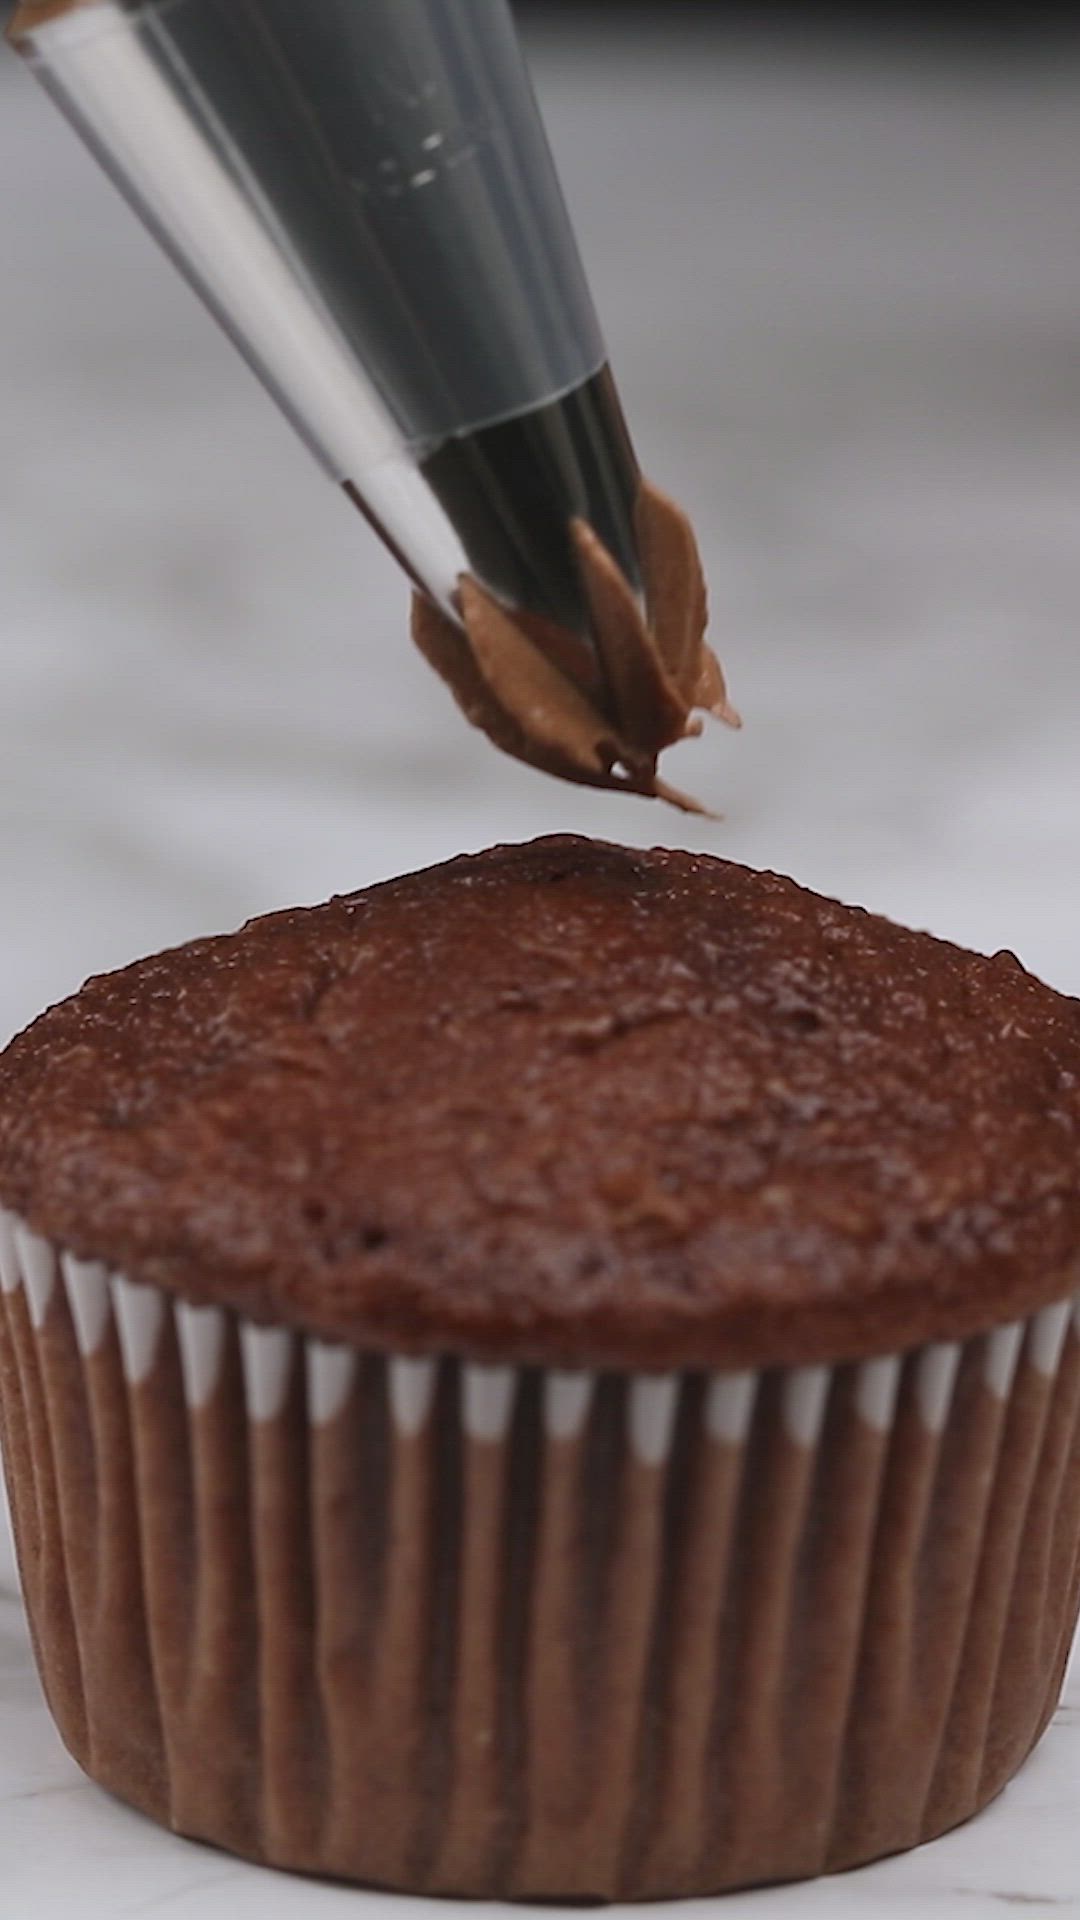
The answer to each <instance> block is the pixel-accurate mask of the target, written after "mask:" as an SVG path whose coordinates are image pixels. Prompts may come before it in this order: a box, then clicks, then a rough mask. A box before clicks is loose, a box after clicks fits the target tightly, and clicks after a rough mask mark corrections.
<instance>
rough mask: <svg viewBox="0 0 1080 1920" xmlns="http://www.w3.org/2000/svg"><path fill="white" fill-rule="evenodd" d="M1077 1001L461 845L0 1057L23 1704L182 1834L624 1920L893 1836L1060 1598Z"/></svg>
mask: <svg viewBox="0 0 1080 1920" xmlns="http://www.w3.org/2000/svg"><path fill="white" fill-rule="evenodd" d="M1078 1141H1080V1005H1078V1003H1076V1002H1074V1001H1071V1000H1068V999H1066V998H1064V997H1062V996H1061V995H1058V994H1056V993H1054V992H1052V991H1051V990H1050V989H1049V988H1047V987H1044V986H1042V985H1041V984H1039V983H1038V982H1037V981H1035V980H1034V979H1032V978H1031V976H1029V975H1028V974H1027V973H1025V972H1024V970H1023V968H1022V967H1021V966H1020V965H1019V963H1018V962H1017V961H1016V960H1015V959H1014V958H1013V957H1012V956H1011V955H1008V954H1000V955H997V956H995V957H994V958H993V959H983V958H981V957H979V956H976V955H973V954H969V953H965V952H962V951H961V950H959V949H957V948H955V947H951V946H948V945H946V944H944V943H942V942H939V941H935V940H932V939H931V938H929V937H928V936H927V935H922V934H916V933H910V932H907V931H905V930H903V929H900V928H897V927H894V926H891V925H889V924H888V923H887V922H885V921H883V920H880V919H876V918H874V917H872V916H870V915H867V914H864V913H861V912H858V911H855V910H852V909H849V908H845V907H842V906H839V905H836V904H835V903H833V902H829V901H825V900H822V899H819V898H818V897H817V896H815V895H813V894H810V893H808V892H805V891H804V890H802V889H800V888H798V887H796V886H795V885H794V884H793V883H792V882H790V881H788V880H784V879H780V878H778V877H776V876H774V875H770V874H758V873H753V872H750V871H748V870H746V869H743V868H740V867H736V866H732V865H729V864H727V863H725V862H722V861H718V860H712V859H708V858H705V857H701V856H692V855H689V854H685V853H674V852H663V851H655V852H652V853H639V852H631V851H627V850H624V849H621V848H618V847H611V846H605V845H598V844H594V843H589V842H586V841H582V840H576V839H552V840H543V841H538V842H535V843H534V844H532V845H530V846H525V847H509V848H499V849H495V850H493V851H492V852H489V853H487V854H481V855H478V856H475V857H472V858H467V859H462V860H458V861H454V862H452V863H450V864H449V865H448V866H444V867H440V868H437V869H433V870H432V871H430V872H427V873H423V874H418V875H413V876H410V877H409V878H406V879H403V880H399V881H394V882H390V883H388V884H387V885H385V886H382V887H376V888H372V889H369V890H367V891H366V892H363V893H359V894H355V895H351V896H348V897H346V898H343V899H338V900H334V901H331V902H330V903H329V904H328V905H327V906H325V907H321V908H317V909H308V910H302V911H297V912H294V913H285V914H277V915H273V916H271V917H269V918H266V919H263V920H260V921H256V922H253V923H252V924H251V925H249V926H248V927H246V928H245V929H243V930H242V931H241V932H240V933H239V934H236V935H233V936H230V937H226V938H222V939H218V940H202V941H197V942H195V943H194V944H192V945H190V946H188V947H186V948H182V949H179V950H178V951H176V952H174V953H169V954H165V955H162V956H160V957H158V958H155V959H151V960H146V961H143V962H141V963H140V964H139V965H137V966H135V967H131V968H128V969H126V970H125V971H123V972H121V973H117V974H113V975H110V976H107V977H105V978H101V979H97V980H92V981H90V982H89V983H88V984H87V985H86V986H85V987H84V988H83V989H82V991H81V992H80V993H79V994H77V995H76V996H74V998H73V999H71V1000H68V1001H66V1002H64V1003H63V1004H62V1005H61V1006H59V1007H55V1008H53V1009H52V1010H51V1011H50V1012H49V1013H47V1014H45V1015H44V1016H43V1017H42V1018H41V1019H40V1020H39V1021H37V1022H36V1023H35V1024H34V1025H33V1026H32V1027H31V1028H29V1029H28V1030H27V1032H26V1033H24V1034H23V1035H21V1036H20V1037H19V1038H18V1039H17V1040H15V1041H14V1042H13V1043H12V1045H11V1046H10V1047H9V1048H8V1050H7V1052H6V1053H5V1054H4V1055H3V1056H2V1057H0V1199H2V1201H3V1202H4V1207H5V1209H6V1210H5V1211H4V1212H2V1213H0V1277H2V1281H3V1289H4V1291H3V1299H2V1311H0V1409H2V1429H3V1445H4V1459H5V1465H6V1469H7V1476H8V1483H9V1490H10V1495H11V1504H12V1509H13V1513H14V1519H15V1527H16V1536H17V1544H18V1550H19V1557H20V1564H21V1570H22V1579H23V1588H24V1593H25V1597H26V1604H27V1608H28V1612H29V1616H30V1623H31V1628H32V1632H33V1635H34V1644H35V1649H36V1653H37V1658H38V1663H39V1667H40V1670H41V1675H42V1679H43V1683H44V1686H45V1691H46V1694H47V1696H48V1700H49V1704H50V1707H51V1709H52V1711H53V1714H54V1715H55V1718H56V1720H57V1723H58V1725H59V1728H60V1731H61V1733H62V1735H63V1737H64V1739H65V1741H66V1742H67V1744H68V1746H69V1747H70V1749H71V1751H72V1753H73V1754H74V1755H75V1757H76V1758H77V1759H78V1760H79V1761H80V1763H81V1764H82V1765H83V1766H84V1767H85V1768H86V1769H87V1771H88V1772H89V1773H90V1774H91V1775H92V1776H93V1777H94V1778H95V1779H96V1780H98V1781H100V1783H101V1784H102V1785H103V1786H105V1787H107V1788H109V1789H111V1790H112V1791H113V1792H114V1793H117V1794H119V1795H120V1796H121V1797H123V1798H124V1799H126V1800H129V1801H131V1802H132V1803H133V1804H135V1805H136V1806H139V1807H141V1808H143V1809H144V1810H145V1811H146V1812H147V1813H148V1814H150V1815H151V1816H152V1817H153V1818H155V1819H157V1820H159V1821H161V1822H162V1823H163V1824H165V1825H168V1826H170V1827H173V1828H175V1829H176V1830H177V1831H179V1832H181V1833H186V1834H190V1835H193V1836H197V1837H199V1838H201V1839H204V1840H209V1841H213V1842H216V1843H217V1844H219V1845H221V1846H224V1847H228V1848H232V1849H234V1850H235V1851H237V1852H239V1853H242V1854H245V1855H249V1856H251V1857H252V1858H255V1859H259V1860H264V1861H267V1862H270V1863H273V1864H276V1865H280V1866H286V1867H294V1868H301V1869H306V1870H310V1871H313V1872H320V1873H327V1874H335V1875H342V1876H346V1877H350V1878H354V1879H357V1880H362V1881H366V1882H369V1883H375V1884H382V1885H386V1886H392V1887H399V1888H409V1889H412V1890H415V1891H428V1892H451V1893H462V1894H472V1895H498V1896H504V1897H506V1896H509V1897H515V1896H517V1897H528V1896H554V1897H565V1898H601V1899H604V1898H645V1897H650V1896H662V1895H669V1894H690V1893H703V1892H708V1891H713V1890H719V1889H722V1888H726V1887H732V1886H737V1885H741V1884H747V1883H752V1882H756V1881H764V1880H776V1879H784V1878H792V1877H798V1876H805V1875H811V1874H816V1873H820V1872H824V1871H829V1870H833V1869H836V1868H840V1867H846V1866H851V1865H853V1864H856V1863H857V1862H860V1861H864V1860H869V1859H872V1858H873V1857H875V1856H876V1855H880V1854H882V1853H886V1852H890V1851H894V1850H897V1849H899V1848H903V1847H909V1846H912V1845H914V1844H915V1843H917V1842H918V1841H920V1840H925V1839H927V1838H929V1837H931V1836H932V1835H934V1834H936V1833H940V1832H941V1831H943V1830H944V1829H945V1828H947V1827H950V1826H952V1825H954V1824H956V1823H957V1822H958V1821H961V1820H963V1819H966V1818H967V1817H968V1816H969V1815H970V1814H972V1813H973V1812H974V1811H975V1810H976V1809H977V1808H979V1807H980V1806H982V1805H983V1804H984V1803H985V1802H986V1801H987V1800H989V1799H990V1798H991V1797H992V1796H993V1795H994V1794H995V1793H997V1792H998V1791H999V1789H1000V1788H1001V1787H1002V1786H1003V1785H1004V1783H1005V1782H1006V1781H1007V1780H1008V1778H1009V1777H1010V1775H1011V1774H1012V1773H1013V1772H1014V1771H1015V1769H1016V1768H1017V1766H1018V1765H1019V1764H1020V1762H1021V1761H1022V1760H1023V1759H1024V1757H1025V1756H1026V1754H1027V1753H1028V1752H1029V1751H1030V1749H1031V1747H1032V1746H1033V1744H1034V1743H1035V1741H1036V1740H1037V1739H1038V1737H1039V1735H1040V1734H1041V1732H1042V1730H1043V1728H1044V1727H1045V1726H1046V1723H1047V1721H1048V1719H1049V1718H1050V1715H1051V1714H1052V1712H1053V1709H1054V1706H1055V1704H1056V1701H1057V1697H1058V1693H1059V1690H1060V1685H1061V1680H1062V1675H1063V1672H1064V1666H1065V1661H1066V1657H1067V1654H1068V1649H1069V1645H1070V1640H1071V1636H1072V1631H1073V1628H1074V1625H1075V1621H1076V1616H1077V1610H1078V1605H1080V1313H1078V1311H1077V1308H1076V1306H1075V1304H1074V1302H1075V1301H1076V1300H1077V1298H1078V1297H1080V1178H1078V1174H1077V1165H1078Z"/></svg>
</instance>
